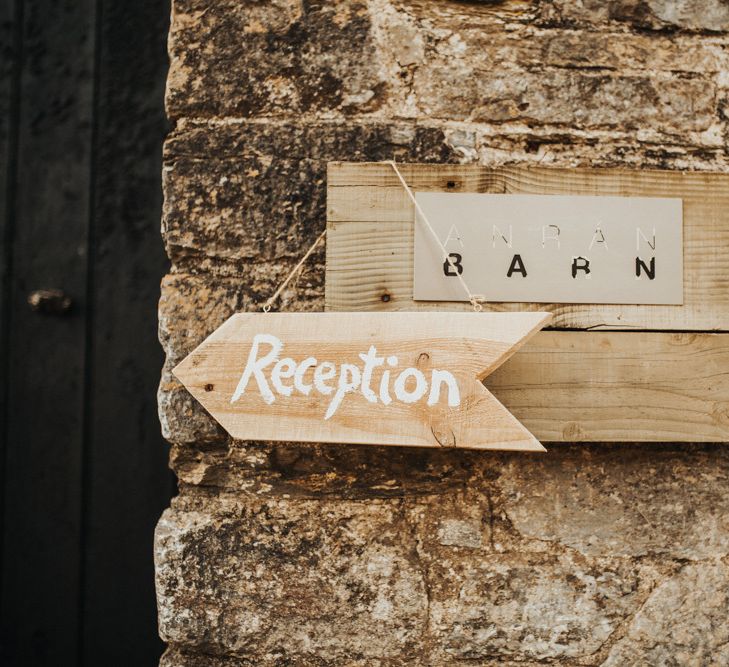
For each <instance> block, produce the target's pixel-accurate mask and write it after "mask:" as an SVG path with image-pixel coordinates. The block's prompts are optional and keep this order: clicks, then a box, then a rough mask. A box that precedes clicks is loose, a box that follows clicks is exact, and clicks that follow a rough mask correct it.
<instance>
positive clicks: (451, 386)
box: [428, 370, 461, 408]
mask: <svg viewBox="0 0 729 667" xmlns="http://www.w3.org/2000/svg"><path fill="white" fill-rule="evenodd" d="M441 384H445V385H446V386H447V387H448V405H449V406H450V407H451V408H455V407H458V406H459V405H460V404H461V394H460V392H459V391H458V382H456V378H455V377H453V374H452V373H449V372H448V371H439V370H434V371H433V374H432V375H431V378H430V395H429V396H428V405H437V404H438V401H440V386H441Z"/></svg>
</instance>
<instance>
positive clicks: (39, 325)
mask: <svg viewBox="0 0 729 667" xmlns="http://www.w3.org/2000/svg"><path fill="white" fill-rule="evenodd" d="M5 4H8V3H5ZM95 5H96V3H95V2H94V0H78V1H77V2H63V3H51V2H43V1H40V0H25V2H17V3H14V6H15V7H16V8H21V15H20V16H18V17H17V19H18V21H19V23H20V25H19V26H18V29H19V30H20V33H19V37H20V36H22V51H21V52H22V58H21V62H20V69H19V72H18V75H19V89H18V95H19V100H20V102H19V113H18V127H17V137H16V141H17V161H16V164H15V167H16V168H17V173H16V174H14V175H13V181H14V184H15V185H14V187H15V193H14V195H13V203H12V210H13V219H12V224H13V231H12V255H13V256H12V277H11V285H10V300H9V308H10V310H11V315H10V318H9V321H8V340H9V348H8V350H9V351H8V354H9V360H8V367H7V376H5V377H3V378H2V381H3V382H6V383H7V387H8V408H7V420H6V422H5V423H4V424H3V428H5V429H6V434H7V453H6V457H5V461H6V467H5V471H4V472H5V475H4V486H5V489H4V491H5V507H4V517H3V532H4V535H3V562H2V651H3V655H2V657H3V659H4V660H5V661H6V664H13V665H36V666H38V667H43V666H45V665H67V664H79V662H80V658H79V619H80V611H81V610H80V605H79V590H80V579H81V544H82V535H83V533H82V526H81V524H82V496H81V493H80V490H81V488H82V483H83V447H84V431H85V428H84V399H85V395H84V386H85V373H86V368H85V356H86V344H87V341H86V303H85V298H86V287H87V283H86V271H87V262H86V257H87V250H88V238H87V229H88V221H89V212H90V209H89V186H90V174H91V159H90V156H91V126H92V119H93V81H94V72H93V63H94V26H95ZM51 287H53V288H60V289H62V290H64V291H65V292H66V293H67V294H69V295H70V296H71V297H72V299H73V301H74V306H73V310H72V311H71V312H70V313H68V314H67V315H66V316H52V315H44V314H42V313H38V312H33V311H31V309H30V308H29V306H28V302H27V299H28V294H29V292H31V291H33V290H38V289H42V288H51Z"/></svg>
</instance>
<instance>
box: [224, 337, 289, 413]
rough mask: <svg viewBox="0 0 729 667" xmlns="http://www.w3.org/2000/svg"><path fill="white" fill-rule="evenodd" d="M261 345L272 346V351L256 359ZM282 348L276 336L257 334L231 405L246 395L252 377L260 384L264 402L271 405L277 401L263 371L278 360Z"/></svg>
mask: <svg viewBox="0 0 729 667" xmlns="http://www.w3.org/2000/svg"><path fill="white" fill-rule="evenodd" d="M261 343H264V344H267V345H270V346H271V350H270V351H269V353H268V354H267V355H265V356H264V357H261V358H260V359H256V357H257V356H258V348H259V346H260V345H261ZM282 347H283V343H282V342H281V341H280V340H279V339H278V338H276V336H272V335H270V334H256V336H255V337H254V338H253V345H251V351H250V352H249V354H248V362H247V363H246V367H245V370H244V371H243V375H241V376H240V380H239V381H238V386H237V387H236V388H235V391H234V392H233V397H232V398H231V399H230V402H231V403H235V402H236V401H237V400H238V399H239V398H240V397H241V396H242V395H243V394H244V393H245V390H246V387H247V386H248V381H249V380H250V379H251V375H255V378H256V382H258V391H260V392H261V396H263V400H264V401H266V403H268V404H271V403H273V402H274V401H275V400H276V398H275V397H274V395H273V392H272V391H271V388H270V387H269V386H268V382H266V376H265V375H264V374H263V369H264V368H266V366H268V365H269V364H271V363H273V362H274V361H275V360H276V359H278V353H279V352H280V351H281V348H282Z"/></svg>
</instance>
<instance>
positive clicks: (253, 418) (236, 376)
mask: <svg viewBox="0 0 729 667" xmlns="http://www.w3.org/2000/svg"><path fill="white" fill-rule="evenodd" d="M549 319H550V315H549V314H545V313H239V314H237V315H234V316H232V317H231V318H230V319H228V321H227V322H225V324H223V325H222V326H221V327H220V328H219V329H218V330H217V331H215V332H214V333H213V334H212V335H211V336H209V337H208V338H207V339H206V340H205V341H204V342H203V343H202V344H201V345H200V346H199V347H198V348H197V349H196V350H194V351H193V352H192V353H191V354H190V355H189V356H188V357H187V358H185V359H184V360H183V361H182V362H181V363H180V364H179V365H178V366H177V367H176V368H175V369H174V373H175V375H176V376H177V377H178V378H179V379H180V380H181V381H182V383H183V384H184V385H185V387H186V388H187V389H188V390H189V391H190V393H191V394H192V395H193V396H194V397H195V398H196V399H197V400H198V401H200V403H202V405H203V406H204V407H205V408H206V409H207V410H208V412H210V414H211V415H212V416H213V417H214V418H215V419H216V420H217V421H218V422H220V424H221V425H222V426H223V427H224V428H225V429H226V430H227V431H228V433H230V434H231V435H232V436H233V437H234V438H238V439H241V440H277V441H294V442H333V443H352V444H368V445H401V446H414V447H457V448H468V449H511V450H523V451H542V449H543V448H542V446H541V445H540V444H539V442H537V441H536V440H535V439H534V436H533V435H532V434H531V433H529V432H528V431H527V430H526V429H525V428H524V427H523V426H522V425H521V424H520V423H519V422H518V421H517V420H516V419H515V418H514V416H513V415H512V414H511V413H509V411H508V410H506V409H505V408H504V406H503V405H501V404H500V403H499V402H498V400H496V399H495V398H494V397H493V395H492V394H491V393H490V392H489V391H488V390H486V389H485V388H484V387H483V385H482V384H481V382H480V380H481V379H483V378H484V377H486V376H487V375H488V374H490V373H491V372H492V371H493V370H494V369H495V368H496V367H498V366H499V365H501V364H502V363H503V362H504V361H505V360H506V359H508V358H510V357H511V356H512V355H513V354H514V352H515V351H516V350H517V349H518V348H519V347H520V346H521V345H522V344H523V343H524V342H525V341H526V340H527V339H528V338H530V337H531V336H532V335H533V334H534V333H535V332H536V331H538V330H539V329H540V328H541V327H542V326H543V325H544V324H545V323H546V322H547V321H549ZM261 336H266V337H267V338H266V340H265V341H262V342H261V343H259V342H258V341H259V338H260V337H261ZM368 350H369V351H368ZM368 359H369V361H368ZM375 359H376V360H377V362H376V363H375V361H374V360H375ZM259 360H260V361H259ZM279 360H280V361H279ZM305 360H306V361H305ZM279 364H285V365H286V368H287V372H286V375H285V377H286V378H287V379H286V380H285V381H284V380H278V375H277V370H276V369H277V368H279ZM307 364H308V365H307ZM327 364H328V366H329V367H330V370H331V373H330V374H329V377H328V381H327V382H325V383H317V377H318V374H319V372H320V371H321V370H322V369H324V368H325V366H326V365H327ZM370 364H371V365H370ZM315 367H316V368H315ZM255 368H258V369H259V370H257V371H256V373H255V374H253V375H251V370H252V369H255ZM282 368H283V366H282ZM295 369H296V374H294V370H295ZM300 373H301V375H299V374H300ZM443 373H446V374H447V376H448V378H449V381H452V383H453V384H452V385H451V384H449V385H448V386H445V385H444V384H442V383H441V382H440V381H439V380H438V378H439V377H442V375H443ZM297 376H298V377H299V379H298V380H296V379H292V378H295V377H297ZM415 376H418V377H419V378H420V379H419V381H418V382H419V384H416V382H415ZM282 377H284V376H282ZM406 377H409V378H410V379H409V381H408V383H404V384H402V385H401V387H400V389H399V390H398V383H399V382H404V378H406ZM355 378H356V379H355ZM277 382H279V383H280V385H278V386H277ZM383 388H384V389H383ZM408 394H409V395H408ZM431 399H432V400H431Z"/></svg>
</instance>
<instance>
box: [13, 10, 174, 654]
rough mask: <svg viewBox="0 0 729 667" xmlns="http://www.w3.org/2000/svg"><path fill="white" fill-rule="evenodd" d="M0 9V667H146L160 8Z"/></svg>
mask: <svg viewBox="0 0 729 667" xmlns="http://www.w3.org/2000/svg"><path fill="white" fill-rule="evenodd" d="M1 1H2V5H1V6H0V39H2V43H1V45H0V48H1V49H2V64H1V69H0V203H1V204H2V217H1V218H0V425H1V428H0V447H1V453H2V458H0V462H1V463H0V465H1V466H2V467H1V468H0V486H1V487H2V496H1V502H2V508H1V510H2V513H1V516H2V531H1V533H0V534H1V539H2V548H1V550H0V554H1V558H2V561H1V567H2V578H1V580H0V586H1V588H0V601H1V611H2V638H1V645H0V651H1V659H0V662H2V664H4V665H33V666H42V665H77V664H85V665H102V664H103V665H152V664H155V663H156V662H157V661H158V659H159V655H160V652H161V648H162V646H161V643H160V642H159V640H158V639H157V634H156V609H155V602H154V588H153V565H152V532H153V528H154V524H155V522H156V520H157V519H158V517H159V515H160V513H161V511H162V509H163V508H164V507H165V506H166V505H167V503H168V501H169V497H170V495H171V493H172V491H173V482H172V477H171V475H170V473H169V472H168V470H167V462H166V458H167V448H166V446H165V445H164V443H163V441H162V439H161V437H160V429H159V424H158V420H157V412H156V403H155V393H156V386H157V382H158V378H159V368H160V366H161V363H162V352H161V350H160V347H159V344H158V342H157V339H156V304H157V299H158V293H159V280H160V277H161V276H162V275H163V273H164V270H165V259H164V253H163V249H162V244H161V241H160V238H159V220H160V209H161V192H160V172H161V157H160V154H161V142H162V139H163V137H164V134H165V131H166V127H165V121H164V110H163V91H164V81H165V76H166V70H167V59H166V54H165V44H166V36H167V28H168V19H169V5H168V2H167V1H166V0H125V1H124V2H112V1H111V0H1ZM48 289H55V290H59V291H60V293H61V294H59V295H58V296H53V295H52V294H50V295H49V294H45V293H43V292H39V290H48ZM31 296H32V298H31V300H32V301H33V303H34V306H33V307H32V306H31V305H30V304H29V302H28V301H29V297H31ZM69 303H70V306H69V305H68V304H69Z"/></svg>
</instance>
